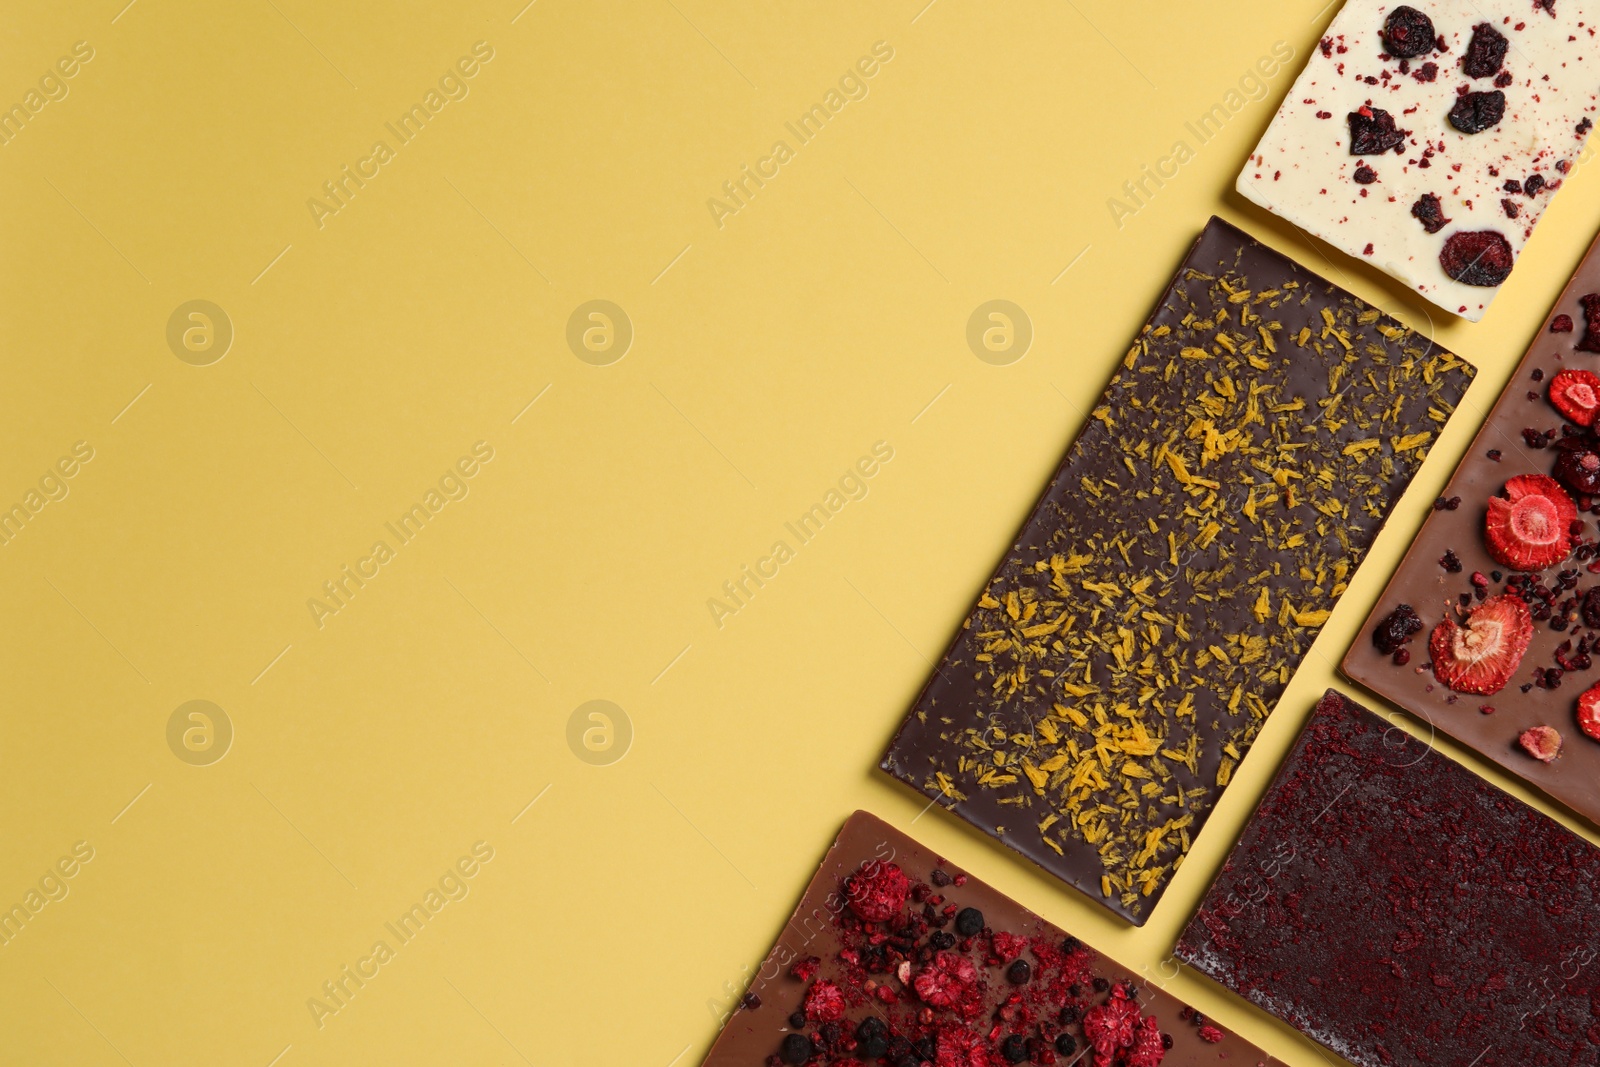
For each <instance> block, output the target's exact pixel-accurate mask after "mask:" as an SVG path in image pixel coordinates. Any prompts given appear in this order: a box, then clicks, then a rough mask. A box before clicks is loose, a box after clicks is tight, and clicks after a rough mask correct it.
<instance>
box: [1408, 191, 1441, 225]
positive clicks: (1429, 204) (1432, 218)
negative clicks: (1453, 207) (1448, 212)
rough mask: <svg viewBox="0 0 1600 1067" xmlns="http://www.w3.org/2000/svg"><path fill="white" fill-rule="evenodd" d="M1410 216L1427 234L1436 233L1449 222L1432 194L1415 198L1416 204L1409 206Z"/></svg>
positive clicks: (1424, 194) (1436, 198)
mask: <svg viewBox="0 0 1600 1067" xmlns="http://www.w3.org/2000/svg"><path fill="white" fill-rule="evenodd" d="M1411 215H1412V217H1413V218H1415V219H1416V220H1417V221H1418V222H1420V223H1422V228H1423V229H1424V230H1427V231H1428V232H1429V233H1438V232H1439V231H1440V230H1442V229H1444V228H1445V226H1447V225H1448V224H1449V222H1450V220H1449V219H1447V218H1445V217H1444V205H1443V204H1442V203H1441V202H1440V200H1439V198H1438V197H1437V196H1435V195H1433V194H1432V193H1423V194H1422V195H1421V196H1419V197H1417V202H1416V203H1415V204H1412V205H1411Z"/></svg>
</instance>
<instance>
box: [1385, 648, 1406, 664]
mask: <svg viewBox="0 0 1600 1067" xmlns="http://www.w3.org/2000/svg"><path fill="white" fill-rule="evenodd" d="M1390 658H1392V659H1393V660H1394V665H1395V666H1396V667H1404V666H1405V665H1406V664H1407V663H1410V662H1411V650H1410V649H1409V648H1397V649H1395V650H1394V655H1393V656H1392V657H1390Z"/></svg>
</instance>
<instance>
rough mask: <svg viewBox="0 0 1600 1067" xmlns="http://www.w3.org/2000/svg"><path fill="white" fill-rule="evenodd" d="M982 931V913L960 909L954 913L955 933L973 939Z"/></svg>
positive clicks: (974, 909) (975, 909)
mask: <svg viewBox="0 0 1600 1067" xmlns="http://www.w3.org/2000/svg"><path fill="white" fill-rule="evenodd" d="M982 931H983V912H981V911H979V910H978V909H977V908H962V909H961V910H960V911H959V912H957V913H956V933H958V934H960V935H961V936H962V937H973V936H975V935H977V934H979V933H981V932H982Z"/></svg>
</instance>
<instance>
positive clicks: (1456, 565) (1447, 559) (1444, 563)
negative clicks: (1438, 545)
mask: <svg viewBox="0 0 1600 1067" xmlns="http://www.w3.org/2000/svg"><path fill="white" fill-rule="evenodd" d="M1439 566H1441V567H1443V568H1444V569H1445V570H1447V571H1449V572H1450V573H1451V574H1460V573H1461V560H1460V559H1459V558H1458V557H1457V556H1456V554H1455V550H1454V549H1449V548H1447V549H1445V550H1444V555H1442V556H1440V557H1439Z"/></svg>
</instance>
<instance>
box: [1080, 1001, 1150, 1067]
mask: <svg viewBox="0 0 1600 1067" xmlns="http://www.w3.org/2000/svg"><path fill="white" fill-rule="evenodd" d="M1138 1025H1139V1005H1138V1004H1136V1003H1134V1002H1133V1001H1131V1000H1129V999H1128V994H1127V991H1126V990H1124V989H1123V988H1122V987H1121V986H1117V988H1115V989H1113V990H1112V991H1111V996H1110V997H1109V998H1107V1000H1106V1002H1105V1003H1104V1004H1100V1005H1097V1006H1095V1007H1093V1008H1090V1009H1089V1011H1088V1014H1086V1015H1085V1016H1084V1017H1083V1036H1084V1037H1085V1038H1087V1039H1088V1041H1089V1044H1091V1045H1093V1046H1094V1051H1095V1053H1096V1056H1097V1059H1098V1060H1099V1061H1103V1062H1104V1063H1106V1064H1109V1063H1110V1062H1111V1060H1112V1059H1113V1058H1114V1057H1115V1056H1116V1054H1117V1050H1119V1049H1125V1048H1127V1047H1128V1046H1129V1045H1132V1044H1133V1032H1134V1028H1135V1027H1136V1026H1138Z"/></svg>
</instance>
